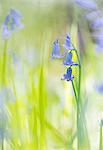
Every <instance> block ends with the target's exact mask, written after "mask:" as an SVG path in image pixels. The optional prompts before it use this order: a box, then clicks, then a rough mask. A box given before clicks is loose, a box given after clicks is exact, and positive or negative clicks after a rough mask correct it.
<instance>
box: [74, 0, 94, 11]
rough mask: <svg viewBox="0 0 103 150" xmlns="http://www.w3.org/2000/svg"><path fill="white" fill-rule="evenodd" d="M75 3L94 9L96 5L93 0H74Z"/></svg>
mask: <svg viewBox="0 0 103 150" xmlns="http://www.w3.org/2000/svg"><path fill="white" fill-rule="evenodd" d="M75 2H76V4H78V5H79V6H80V7H82V8H85V9H89V10H91V9H92V10H94V9H97V5H96V3H95V2H94V1H93V0H75Z"/></svg>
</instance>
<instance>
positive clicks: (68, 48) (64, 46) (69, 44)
mask: <svg viewBox="0 0 103 150" xmlns="http://www.w3.org/2000/svg"><path fill="white" fill-rule="evenodd" d="M63 48H65V49H67V50H73V49H74V47H73V46H72V43H71V38H70V36H69V35H68V34H67V35H66V40H65V44H64V45H63Z"/></svg>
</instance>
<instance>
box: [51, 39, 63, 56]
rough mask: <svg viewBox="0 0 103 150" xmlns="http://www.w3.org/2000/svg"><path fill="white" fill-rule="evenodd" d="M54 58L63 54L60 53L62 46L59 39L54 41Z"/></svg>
mask: <svg viewBox="0 0 103 150" xmlns="http://www.w3.org/2000/svg"><path fill="white" fill-rule="evenodd" d="M51 57H52V59H54V58H62V57H63V56H62V55H61V53H60V46H59V42H58V40H56V41H54V43H53V48H52V54H51Z"/></svg>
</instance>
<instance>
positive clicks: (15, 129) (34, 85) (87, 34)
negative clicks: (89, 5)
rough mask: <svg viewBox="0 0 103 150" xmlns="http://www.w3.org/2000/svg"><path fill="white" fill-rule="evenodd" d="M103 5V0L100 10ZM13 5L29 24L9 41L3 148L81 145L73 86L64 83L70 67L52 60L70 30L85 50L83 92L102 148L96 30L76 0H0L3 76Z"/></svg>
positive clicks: (62, 149)
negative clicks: (54, 48) (56, 46)
mask: <svg viewBox="0 0 103 150" xmlns="http://www.w3.org/2000/svg"><path fill="white" fill-rule="evenodd" d="M102 4H103V2H102V1H99V3H98V7H99V8H100V10H101V12H102V9H103V8H102V6H103V5H102ZM10 8H14V9H18V10H20V12H21V13H22V15H23V19H22V22H23V24H24V28H23V29H22V30H20V31H19V32H17V33H15V34H13V35H12V37H11V38H10V39H9V41H8V45H7V66H6V86H2V85H1V84H0V140H1V149H2V139H3V148H4V150H16V149H17V150H55V149H58V150H66V149H70V150H72V149H73V150H75V149H76V142H77V141H76V104H75V100H74V93H73V90H72V85H71V82H66V81H61V77H62V75H63V74H64V72H65V69H66V68H65V67H64V66H63V65H62V61H61V60H51V58H50V56H51V54H50V53H51V50H52V44H53V41H54V40H55V39H56V38H57V37H59V36H63V37H64V36H65V34H66V33H70V35H71V38H72V42H73V44H74V45H75V47H76V48H77V49H79V50H80V54H81V63H82V88H81V92H82V98H83V101H84V109H85V112H86V119H87V129H88V134H89V140H90V145H91V150H98V147H99V127H100V126H99V121H100V119H101V118H102V112H103V89H102V90H101V91H100V90H98V87H97V85H98V86H99V85H101V84H103V65H102V64H103V52H97V51H95V42H94V41H93V40H92V38H91V32H92V31H91V30H90V29H89V26H88V22H87V21H86V19H85V18H84V17H83V14H85V13H86V12H85V11H84V10H83V9H80V8H79V7H77V5H75V3H74V2H73V1H72V0H71V1H70V0H68V1H67V0H49V1H46V0H0V74H1V75H2V61H3V49H4V40H3V39H2V24H3V21H4V18H5V16H6V15H7V13H8V11H9V10H10ZM77 75H78V73H77V71H75V73H74V76H75V78H76V77H77ZM1 81H2V79H0V83H1ZM102 88H103V86H102ZM81 132H82V131H81ZM84 150H85V149H84Z"/></svg>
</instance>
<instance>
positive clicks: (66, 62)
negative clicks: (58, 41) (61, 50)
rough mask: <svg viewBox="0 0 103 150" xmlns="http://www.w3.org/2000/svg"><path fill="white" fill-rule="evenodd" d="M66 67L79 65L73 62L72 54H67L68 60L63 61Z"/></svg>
mask: <svg viewBox="0 0 103 150" xmlns="http://www.w3.org/2000/svg"><path fill="white" fill-rule="evenodd" d="M63 64H64V65H66V66H77V65H78V64H77V63H75V62H73V61H72V52H69V53H67V55H66V59H65V60H64V61H63Z"/></svg>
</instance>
